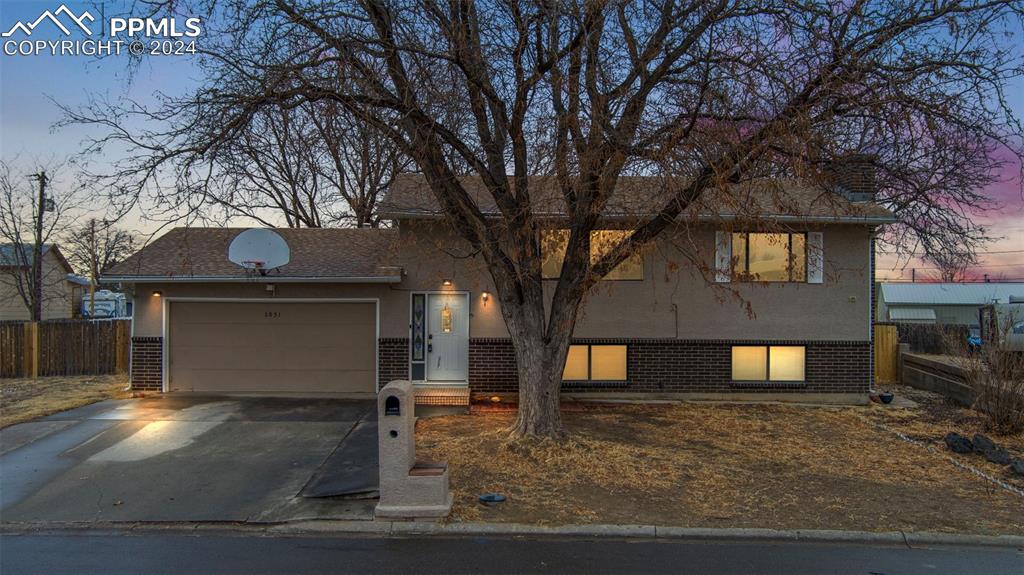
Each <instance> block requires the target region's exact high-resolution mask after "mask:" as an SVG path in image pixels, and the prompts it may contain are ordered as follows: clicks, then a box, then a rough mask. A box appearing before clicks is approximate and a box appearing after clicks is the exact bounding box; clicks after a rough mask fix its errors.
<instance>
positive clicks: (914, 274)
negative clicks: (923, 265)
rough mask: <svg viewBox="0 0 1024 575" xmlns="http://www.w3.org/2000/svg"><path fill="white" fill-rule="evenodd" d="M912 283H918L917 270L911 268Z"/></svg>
mask: <svg viewBox="0 0 1024 575" xmlns="http://www.w3.org/2000/svg"><path fill="white" fill-rule="evenodd" d="M910 283H917V268H910Z"/></svg>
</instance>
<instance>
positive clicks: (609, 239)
mask: <svg viewBox="0 0 1024 575" xmlns="http://www.w3.org/2000/svg"><path fill="white" fill-rule="evenodd" d="M631 233H633V232H632V231H631V230H594V231H592V232H590V264H591V265H593V264H595V263H597V261H598V260H600V259H601V257H602V256H604V255H605V254H606V253H608V252H609V251H611V250H612V249H613V248H614V247H615V246H617V245H618V244H619V242H622V241H623V240H625V239H626V238H628V237H629V234H631ZM568 244H569V230H542V231H541V234H540V250H541V258H542V262H541V277H543V278H544V279H557V278H558V276H559V275H561V272H562V262H563V261H564V260H565V250H566V246H568ZM601 279H605V280H643V279H644V258H643V255H642V254H633V255H631V256H629V257H628V258H626V259H625V260H623V261H622V263H620V264H619V265H617V266H615V267H614V268H613V269H612V270H611V271H610V272H608V273H607V274H606V275H605V276H604V277H603V278H601Z"/></svg>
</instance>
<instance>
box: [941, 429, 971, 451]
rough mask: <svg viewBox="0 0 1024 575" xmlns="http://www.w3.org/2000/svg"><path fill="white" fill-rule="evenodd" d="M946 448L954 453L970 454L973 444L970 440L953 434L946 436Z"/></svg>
mask: <svg viewBox="0 0 1024 575" xmlns="http://www.w3.org/2000/svg"><path fill="white" fill-rule="evenodd" d="M946 447H948V448H949V449H950V451H952V452H954V453H972V452H973V451H974V444H973V443H971V440H970V439H967V438H966V437H964V436H963V435H960V434H959V433H953V432H950V433H948V434H946Z"/></svg>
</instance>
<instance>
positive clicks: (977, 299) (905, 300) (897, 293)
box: [881, 283, 1024, 306]
mask: <svg viewBox="0 0 1024 575" xmlns="http://www.w3.org/2000/svg"><path fill="white" fill-rule="evenodd" d="M881 288H882V301H884V302H885V304H886V305H890V306H891V305H897V304H918V305H985V304H989V303H995V302H996V300H998V302H999V303H1008V302H1009V298H1010V296H1011V295H1013V296H1024V283H883V284H881Z"/></svg>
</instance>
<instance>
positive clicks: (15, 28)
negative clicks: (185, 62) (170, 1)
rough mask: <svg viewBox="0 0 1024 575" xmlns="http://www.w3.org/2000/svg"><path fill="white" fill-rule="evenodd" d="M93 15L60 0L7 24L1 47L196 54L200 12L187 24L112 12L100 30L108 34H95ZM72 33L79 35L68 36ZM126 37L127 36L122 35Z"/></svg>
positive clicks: (28, 52) (65, 52) (7, 51)
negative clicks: (78, 11) (46, 36)
mask: <svg viewBox="0 0 1024 575" xmlns="http://www.w3.org/2000/svg"><path fill="white" fill-rule="evenodd" d="M95 21H96V17H95V16H93V15H92V14H91V13H90V12H89V11H88V10H86V11H83V12H82V14H81V15H77V14H75V13H74V12H73V11H72V10H71V9H70V8H68V7H67V5H66V4H61V5H60V7H59V8H57V9H56V10H53V11H51V10H46V11H45V12H43V13H42V14H40V15H39V17H38V18H36V19H34V20H32V21H18V22H15V23H14V25H12V26H11V27H10V29H9V30H7V31H6V32H2V33H0V38H3V39H5V40H4V42H3V53H4V55H6V56H38V55H50V56H79V55H83V56H106V55H119V54H121V53H122V52H124V51H126V52H127V53H129V54H132V55H134V56H141V55H143V54H146V55H154V56H165V55H177V54H195V53H196V46H195V38H196V37H198V36H199V35H200V34H201V33H202V28H201V23H202V21H201V20H200V19H199V18H188V19H186V20H185V21H184V26H179V22H178V21H177V19H175V18H111V19H110V20H109V21H108V22H107V26H106V27H105V28H104V27H101V28H100V33H99V34H98V36H100V37H103V36H104V35H105V36H106V38H103V39H99V38H97V39H94V38H92V36H93V30H92V24H93V23H94V22H95ZM101 24H102V23H101ZM40 26H43V28H39V27H40ZM0 29H2V28H0ZM57 30H59V31H60V32H61V33H63V35H64V38H62V39H52V38H49V39H40V38H38V37H39V36H40V35H42V34H40V32H42V33H45V32H49V34H50V36H52V35H53V34H54V33H55V32H56V31H57ZM104 32H105V33H106V34H104ZM33 34H34V35H35V36H33ZM83 34H84V37H83V36H82V35H83ZM73 35H74V36H78V38H77V39H71V38H69V37H71V36H73ZM124 37H126V38H127V39H122V38H124ZM7 38H10V40H7Z"/></svg>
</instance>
